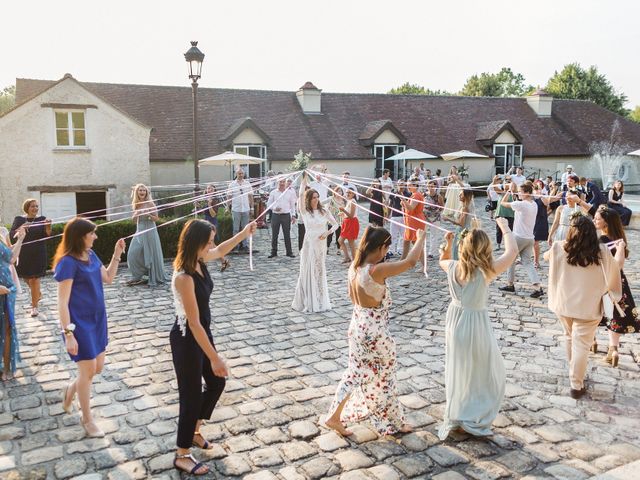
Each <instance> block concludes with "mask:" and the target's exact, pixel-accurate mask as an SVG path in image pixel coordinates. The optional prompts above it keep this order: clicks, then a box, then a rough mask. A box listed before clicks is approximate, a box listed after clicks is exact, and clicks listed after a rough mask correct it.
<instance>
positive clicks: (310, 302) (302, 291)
mask: <svg viewBox="0 0 640 480" xmlns="http://www.w3.org/2000/svg"><path fill="white" fill-rule="evenodd" d="M306 188H307V173H306V172H304V173H303V174H302V184H301V185H300V194H299V196H298V210H299V212H300V217H301V218H302V221H303V222H304V226H305V235H304V243H303V244H302V250H300V274H299V276H298V284H297V285H296V293H295V295H294V297H293V303H292V304H291V308H293V309H294V310H297V311H298V312H304V313H311V312H324V311H326V310H331V301H330V300H329V287H328V285H327V269H326V266H325V258H326V256H327V236H329V234H331V233H333V232H334V231H336V230H337V229H338V226H339V225H338V222H336V220H335V218H334V217H333V215H331V213H330V212H329V211H328V210H327V209H325V208H323V206H322V204H321V203H320V195H319V194H318V192H317V191H316V190H314V189H313V188H310V189H308V190H306ZM327 223H330V224H331V228H330V229H329V230H327Z"/></svg>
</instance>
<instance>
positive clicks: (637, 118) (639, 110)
mask: <svg viewBox="0 0 640 480" xmlns="http://www.w3.org/2000/svg"><path fill="white" fill-rule="evenodd" d="M629 118H630V119H631V120H633V121H634V122H638V123H640V105H636V108H634V109H633V110H631V111H630V112H629Z"/></svg>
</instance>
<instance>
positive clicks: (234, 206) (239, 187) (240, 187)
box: [227, 180, 252, 212]
mask: <svg viewBox="0 0 640 480" xmlns="http://www.w3.org/2000/svg"><path fill="white" fill-rule="evenodd" d="M251 192H252V188H251V185H250V184H249V182H247V181H246V180H243V181H242V183H238V181H237V180H234V181H233V182H231V183H230V184H229V189H228V190H227V198H230V199H231V211H232V212H248V211H249V210H250V209H251V208H250V207H249V194H250V193H251Z"/></svg>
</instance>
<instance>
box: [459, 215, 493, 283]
mask: <svg viewBox="0 0 640 480" xmlns="http://www.w3.org/2000/svg"><path fill="white" fill-rule="evenodd" d="M458 259H459V260H458V264H459V266H460V280H461V281H463V282H468V281H469V280H470V279H471V276H472V275H473V273H474V272H475V271H476V270H478V269H479V270H480V271H481V272H482V275H483V276H484V278H485V280H487V281H488V280H489V279H491V277H493V276H495V274H496V271H495V269H494V267H493V247H492V244H491V240H490V239H489V236H488V235H487V233H486V232H485V231H484V230H480V229H479V228H474V229H472V230H469V231H467V232H466V234H465V235H463V236H462V238H461V239H460V242H459V245H458Z"/></svg>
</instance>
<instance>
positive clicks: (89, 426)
mask: <svg viewBox="0 0 640 480" xmlns="http://www.w3.org/2000/svg"><path fill="white" fill-rule="evenodd" d="M80 425H82V428H84V431H85V432H86V434H87V437H89V438H104V432H103V431H102V430H100V427H98V425H96V422H94V421H93V420H92V421H90V422H87V423H84V421H83V420H82V419H80Z"/></svg>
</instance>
